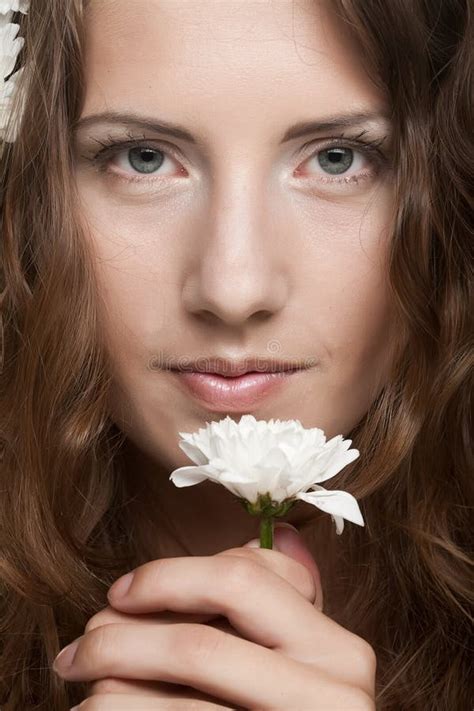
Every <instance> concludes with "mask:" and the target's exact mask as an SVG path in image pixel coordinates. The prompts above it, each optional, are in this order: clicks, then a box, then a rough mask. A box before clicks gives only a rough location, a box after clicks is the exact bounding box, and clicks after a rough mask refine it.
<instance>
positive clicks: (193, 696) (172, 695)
mask: <svg viewBox="0 0 474 711" xmlns="http://www.w3.org/2000/svg"><path fill="white" fill-rule="evenodd" d="M104 694H122V695H123V694H127V695H130V694H135V695H139V696H140V698H142V697H149V698H150V697H151V698H153V699H178V700H181V701H184V700H186V701H195V700H196V701H209V702H212V703H216V702H218V701H219V699H215V698H213V697H212V696H209V694H205V693H204V692H202V691H198V690H197V689H192V688H191V687H189V686H185V685H184V684H170V683H167V682H165V681H143V680H137V679H119V678H115V677H107V678H105V679H97V680H95V681H93V682H92V683H90V684H88V690H87V695H88V696H98V695H104Z"/></svg>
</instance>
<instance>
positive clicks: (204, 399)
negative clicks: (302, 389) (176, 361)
mask: <svg viewBox="0 0 474 711" xmlns="http://www.w3.org/2000/svg"><path fill="white" fill-rule="evenodd" d="M304 372H305V369H303V368H293V369H287V370H278V371H275V372H260V371H247V372H245V373H243V374H241V375H237V376H228V375H225V376H224V375H221V374H219V373H210V372H197V371H189V370H187V371H185V370H174V369H171V370H170V373H171V374H172V375H173V377H174V378H175V379H176V383H177V385H179V386H180V387H182V388H183V389H184V390H185V391H186V392H187V393H188V394H191V395H192V396H193V397H194V398H196V399H197V400H198V401H200V402H201V403H202V404H204V405H206V406H207V407H212V409H213V410H215V411H225V412H240V411H242V410H246V411H248V410H249V409H250V408H252V407H255V406H257V405H259V404H260V403H261V402H262V401H263V400H264V399H265V398H268V397H269V396H270V395H274V394H276V393H277V392H280V391H281V390H282V388H284V387H285V386H286V385H288V384H289V383H290V381H291V382H293V381H294V380H295V379H296V378H300V377H301V376H302V374H303V373H304Z"/></svg>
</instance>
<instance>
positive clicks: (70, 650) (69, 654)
mask: <svg viewBox="0 0 474 711" xmlns="http://www.w3.org/2000/svg"><path fill="white" fill-rule="evenodd" d="M81 639H82V638H81V637H79V638H78V639H76V640H74V642H71V644H68V646H67V647H64V649H63V650H62V651H61V652H59V654H58V656H57V657H56V659H55V660H54V662H53V669H54V671H66V669H68V668H69V667H70V666H71V665H72V663H73V661H74V657H75V656H76V651H77V648H78V646H79V642H80V640H81Z"/></svg>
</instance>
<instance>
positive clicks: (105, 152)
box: [83, 131, 388, 183]
mask: <svg viewBox="0 0 474 711" xmlns="http://www.w3.org/2000/svg"><path fill="white" fill-rule="evenodd" d="M365 133H367V131H361V132H360V133H359V134H358V135H357V136H353V137H350V136H344V134H343V133H342V134H341V135H339V136H334V138H332V139H328V141H327V143H326V144H325V145H323V146H322V147H319V148H318V149H317V150H316V151H313V153H311V154H310V155H308V156H305V158H304V161H306V160H310V159H311V158H315V157H316V156H317V155H318V153H320V152H322V151H325V150H330V149H331V148H339V147H343V148H351V149H355V150H360V151H361V152H362V153H363V154H364V155H365V156H366V157H367V158H368V159H369V162H370V163H371V164H372V166H373V171H372V172H370V173H368V172H367V171H366V172H364V173H359V174H356V175H352V176H350V177H346V176H343V177H341V178H337V177H336V178H331V177H329V176H327V177H319V178H317V179H316V182H319V183H321V182H322V183H358V182H359V181H360V180H364V179H367V178H371V177H373V176H374V174H377V173H378V172H379V171H380V170H381V169H382V168H383V167H384V166H385V165H386V164H387V163H388V158H387V156H386V155H385V154H384V153H383V152H382V151H381V150H380V148H379V146H380V145H381V144H382V143H383V142H384V141H385V140H386V138H387V136H383V138H381V139H376V140H369V139H367V138H365V139H362V138H361V137H362V136H363V135H364V134H365ZM126 135H127V136H128V137H129V140H128V141H123V140H122V139H117V138H114V137H112V136H110V135H109V136H107V140H106V141H105V142H103V141H100V140H98V139H94V140H95V141H96V142H97V143H99V144H100V145H101V146H102V148H101V150H100V151H98V152H97V153H96V154H95V155H93V156H87V155H86V156H83V157H84V158H85V159H86V160H88V161H90V162H91V163H92V164H93V165H94V166H95V167H96V168H97V169H98V170H99V171H100V172H104V173H109V174H112V175H113V177H114V178H116V179H118V180H125V182H127V183H136V182H155V181H156V180H157V178H151V179H149V178H141V177H138V176H136V177H135V176H134V177H132V178H126V177H124V176H122V175H118V174H117V173H113V172H112V171H109V170H108V169H107V164H106V162H107V160H108V159H109V158H111V157H113V156H114V155H117V154H118V153H120V152H122V151H124V150H126V149H128V148H137V147H140V148H144V149H149V150H156V151H158V152H161V153H163V154H165V155H169V156H172V157H173V158H175V159H176V160H182V157H181V155H180V152H179V151H177V150H175V149H173V147H172V146H171V145H170V144H167V143H163V142H160V141H158V142H157V141H151V142H150V141H148V140H147V139H146V138H145V137H144V136H143V137H141V138H138V137H134V136H133V135H132V134H130V133H129V132H127V133H126ZM320 140H321V139H316V140H314V139H312V140H311V141H307V142H306V143H304V144H303V145H302V146H301V148H300V149H299V151H298V159H299V158H301V157H302V155H303V154H304V153H305V151H306V149H308V148H310V147H311V146H313V145H314V144H315V143H318V142H319V141H320ZM138 175H139V174H138ZM144 175H145V174H144ZM158 180H161V179H160V178H158ZM309 182H311V179H309Z"/></svg>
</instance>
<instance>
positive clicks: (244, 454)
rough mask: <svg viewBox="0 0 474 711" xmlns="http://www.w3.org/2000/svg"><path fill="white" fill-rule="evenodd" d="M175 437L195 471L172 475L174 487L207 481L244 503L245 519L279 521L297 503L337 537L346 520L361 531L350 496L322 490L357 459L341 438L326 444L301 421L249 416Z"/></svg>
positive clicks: (315, 430) (319, 432)
mask: <svg viewBox="0 0 474 711" xmlns="http://www.w3.org/2000/svg"><path fill="white" fill-rule="evenodd" d="M179 434H180V436H181V437H182V438H183V439H182V440H181V441H180V442H179V447H180V448H181V449H182V450H183V452H185V453H186V454H187V455H188V457H189V458H190V459H191V460H192V461H193V462H195V463H196V466H185V467H180V468H178V469H175V470H174V471H173V472H172V474H171V476H170V479H171V481H172V482H173V483H174V484H175V486H177V487H184V486H193V485H194V484H199V483H200V482H201V481H204V480H205V479H210V480H211V481H214V482H216V483H218V484H222V485H223V486H225V487H226V488H227V489H228V490H229V491H231V492H232V493H233V494H235V495H236V496H238V497H239V498H240V499H241V500H242V503H244V501H245V507H246V508H247V510H248V511H249V513H253V514H260V515H262V516H267V517H271V516H281V515H283V514H285V513H286V512H287V511H288V510H289V508H291V506H292V505H293V504H295V503H296V501H297V500H298V499H301V500H302V501H306V502H307V503H309V504H312V505H313V506H316V507H318V508H319V509H321V510H322V511H325V512H326V513H329V514H331V515H332V518H333V520H334V522H335V524H336V532H337V533H338V534H341V533H342V531H343V529H344V519H347V520H348V521H352V522H353V523H356V524H358V525H359V526H364V520H363V518H362V514H361V512H360V509H359V505H358V503H357V501H356V499H355V498H354V497H353V496H352V495H351V494H349V493H348V492H346V491H334V490H328V489H324V487H322V486H320V482H323V481H326V480H327V479H330V478H331V477H333V476H335V474H337V473H338V472H339V471H340V470H341V469H343V467H345V466H346V465H347V464H349V463H350V462H352V461H354V459H357V457H358V456H359V451H358V450H357V449H349V447H350V445H351V443H352V440H350V439H347V440H344V439H343V436H342V435H337V436H336V437H333V438H332V439H330V440H329V441H326V437H325V435H324V432H323V431H322V430H320V429H318V428H317V427H313V428H310V429H307V428H305V427H303V426H302V424H301V422H300V421H299V420H286V421H280V420H276V421H275V420H273V419H271V420H269V421H266V420H258V421H257V420H256V419H255V417H254V416H253V415H243V416H242V417H241V419H240V421H239V422H238V423H236V422H235V421H234V420H233V419H232V418H230V417H229V416H227V417H226V418H224V419H222V420H220V421H219V422H210V423H209V422H208V423H207V427H202V428H200V429H199V430H198V432H196V433H188V432H180V433H179Z"/></svg>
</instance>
